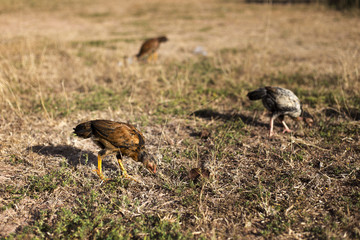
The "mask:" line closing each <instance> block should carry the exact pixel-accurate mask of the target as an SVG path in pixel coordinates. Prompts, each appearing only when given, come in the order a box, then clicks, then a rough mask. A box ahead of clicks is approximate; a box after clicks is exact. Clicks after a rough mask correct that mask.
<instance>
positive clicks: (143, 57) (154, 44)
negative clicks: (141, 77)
mask: <svg viewBox="0 0 360 240" xmlns="http://www.w3.org/2000/svg"><path fill="white" fill-rule="evenodd" d="M167 41H168V38H167V37H166V36H161V37H157V38H151V39H147V40H145V42H144V43H143V44H142V45H141V48H140V51H139V53H138V54H137V55H136V57H137V59H138V60H139V61H146V62H150V61H151V60H153V61H156V60H157V57H158V56H157V53H156V51H157V50H158V48H159V47H160V43H162V42H167Z"/></svg>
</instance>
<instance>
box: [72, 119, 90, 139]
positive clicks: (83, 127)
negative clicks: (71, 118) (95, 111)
mask: <svg viewBox="0 0 360 240" xmlns="http://www.w3.org/2000/svg"><path fill="white" fill-rule="evenodd" d="M74 133H75V134H76V135H77V136H79V137H83V138H89V137H91V133H92V132H91V122H84V123H81V124H79V125H77V126H76V127H75V128H74Z"/></svg>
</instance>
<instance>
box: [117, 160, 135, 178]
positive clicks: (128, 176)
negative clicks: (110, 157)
mask: <svg viewBox="0 0 360 240" xmlns="http://www.w3.org/2000/svg"><path fill="white" fill-rule="evenodd" d="M118 163H119V166H120V169H121V171H122V173H123V175H124V177H126V178H128V179H131V180H133V181H135V182H138V181H137V180H136V179H135V178H133V177H132V176H130V175H129V174H128V173H127V172H126V170H125V168H124V165H123V164H122V161H121V159H118Z"/></svg>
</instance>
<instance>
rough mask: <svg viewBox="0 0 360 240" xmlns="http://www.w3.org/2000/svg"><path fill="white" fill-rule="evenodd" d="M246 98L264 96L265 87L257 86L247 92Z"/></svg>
mask: <svg viewBox="0 0 360 240" xmlns="http://www.w3.org/2000/svg"><path fill="white" fill-rule="evenodd" d="M247 96H248V98H249V99H250V100H259V99H262V98H263V97H265V96H266V89H265V88H259V89H256V90H255V91H252V92H249V93H248V94H247Z"/></svg>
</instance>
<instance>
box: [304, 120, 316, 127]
mask: <svg viewBox="0 0 360 240" xmlns="http://www.w3.org/2000/svg"><path fill="white" fill-rule="evenodd" d="M304 122H305V123H306V124H307V125H308V126H309V127H312V125H313V123H314V120H312V119H311V118H304Z"/></svg>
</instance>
